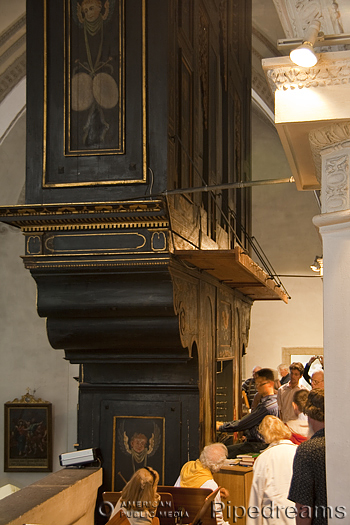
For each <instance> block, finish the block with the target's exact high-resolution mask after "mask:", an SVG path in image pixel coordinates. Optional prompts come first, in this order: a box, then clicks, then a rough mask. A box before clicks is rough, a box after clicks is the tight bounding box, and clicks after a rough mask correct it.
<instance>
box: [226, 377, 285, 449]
mask: <svg viewBox="0 0 350 525" xmlns="http://www.w3.org/2000/svg"><path fill="white" fill-rule="evenodd" d="M274 381H275V377H274V373H273V371H272V370H270V368H262V369H261V370H259V371H258V372H256V379H255V385H256V388H257V390H258V392H259V394H261V400H260V402H259V404H258V405H257V407H256V408H254V409H253V410H252V411H251V412H250V414H247V415H246V416H244V417H242V419H240V420H238V421H231V422H230V423H221V422H220V421H217V423H216V429H217V430H218V431H219V432H241V431H243V432H244V433H245V438H246V441H245V442H244V443H238V444H235V445H231V446H229V447H228V457H229V458H235V457H236V456H237V455H238V454H249V453H252V452H260V450H263V449H264V448H266V447H267V444H266V443H265V441H264V438H263V437H262V436H261V434H260V433H259V425H260V423H261V421H262V420H263V419H264V417H265V416H268V415H270V416H278V406H277V396H276V394H275V393H274Z"/></svg>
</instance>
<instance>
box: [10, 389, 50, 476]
mask: <svg viewBox="0 0 350 525" xmlns="http://www.w3.org/2000/svg"><path fill="white" fill-rule="evenodd" d="M4 429H5V440H4V442H5V451H4V452H5V457H4V471H5V472H51V471H52V405H51V403H49V402H47V401H43V400H41V399H35V398H34V396H33V395H31V394H29V393H27V394H25V395H24V396H22V398H21V399H17V398H16V399H14V400H13V401H11V402H10V401H9V402H7V403H5V425H4Z"/></svg>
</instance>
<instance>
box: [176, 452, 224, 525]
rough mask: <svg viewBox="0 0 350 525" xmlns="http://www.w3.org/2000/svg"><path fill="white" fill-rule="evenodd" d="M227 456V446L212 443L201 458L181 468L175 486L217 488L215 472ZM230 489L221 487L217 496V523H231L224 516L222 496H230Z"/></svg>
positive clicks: (222, 524)
mask: <svg viewBox="0 0 350 525" xmlns="http://www.w3.org/2000/svg"><path fill="white" fill-rule="evenodd" d="M226 458H227V448H226V446H225V445H224V444H223V443H212V444H211V445H207V446H206V447H204V448H203V450H202V452H201V455H200V456H199V459H196V460H195V461H188V462H187V463H185V464H184V466H183V467H182V469H181V472H180V476H179V477H178V479H177V480H176V483H175V487H192V488H201V489H210V490H212V491H213V490H216V489H217V488H218V484H217V483H216V481H214V478H213V473H214V472H218V471H219V470H220V468H221V467H222V466H223V465H224V463H225V460H226ZM228 495H229V494H228V491H227V490H226V489H224V488H221V489H220V492H218V493H217V495H216V497H215V508H216V523H217V525H229V524H228V522H226V521H225V520H224V518H223V515H222V512H221V511H220V510H219V509H221V508H222V504H221V496H222V497H223V498H227V497H228Z"/></svg>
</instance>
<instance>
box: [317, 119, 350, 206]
mask: <svg viewBox="0 0 350 525" xmlns="http://www.w3.org/2000/svg"><path fill="white" fill-rule="evenodd" d="M309 141H310V145H311V149H312V153H313V157H314V161H315V165H316V169H317V172H318V176H319V177H320V178H321V188H322V189H321V201H322V213H330V212H334V211H341V210H347V209H349V208H350V195H349V175H350V173H349V171H350V170H349V157H350V122H341V123H337V124H332V125H330V126H325V127H323V128H321V129H318V130H314V131H312V132H310V134H309Z"/></svg>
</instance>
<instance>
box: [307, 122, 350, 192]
mask: <svg viewBox="0 0 350 525" xmlns="http://www.w3.org/2000/svg"><path fill="white" fill-rule="evenodd" d="M309 142H310V147H311V152H312V156H313V159H314V163H315V167H316V177H317V180H318V182H319V183H320V184H321V178H322V154H331V153H333V152H335V154H340V155H341V154H342V151H344V149H345V148H348V149H349V148H350V121H345V122H339V123H335V124H330V125H329V126H324V127H322V128H319V129H314V130H312V131H310V133H309Z"/></svg>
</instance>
